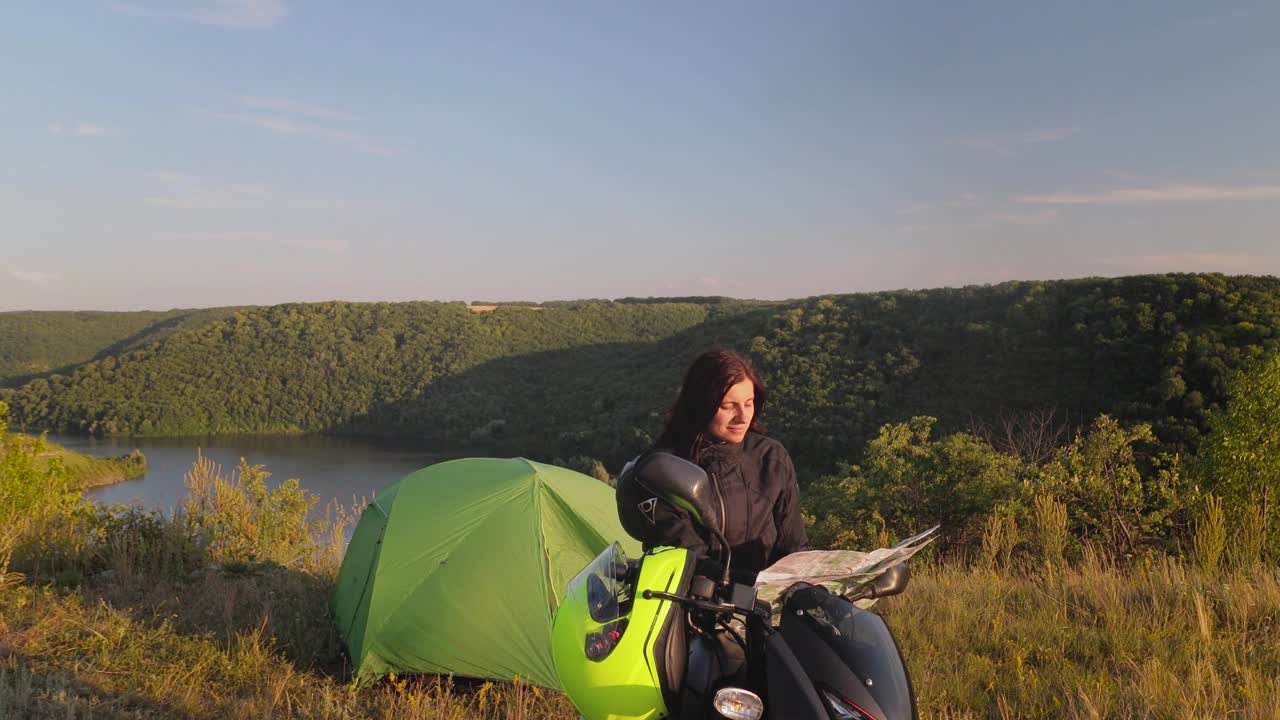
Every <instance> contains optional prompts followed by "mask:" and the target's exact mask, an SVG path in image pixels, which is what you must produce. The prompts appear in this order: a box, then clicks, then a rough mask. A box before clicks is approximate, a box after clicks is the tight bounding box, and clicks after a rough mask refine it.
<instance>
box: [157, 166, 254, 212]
mask: <svg viewBox="0 0 1280 720" xmlns="http://www.w3.org/2000/svg"><path fill="white" fill-rule="evenodd" d="M151 177H152V178H153V179H154V180H155V181H156V182H157V183H158V184H159V185H161V187H162V190H161V191H160V192H159V193H157V194H154V195H151V196H149V197H147V198H146V203H147V204H148V205H155V206H157V207H165V208H176V209H180V210H227V209H246V208H258V207H263V206H265V205H267V204H268V203H269V202H271V201H272V200H273V199H275V198H277V193H276V192H275V191H273V190H272V189H271V188H269V187H266V186H264V185H247V184H228V183H220V182H215V181H210V180H205V179H203V178H198V177H192V176H189V175H176V174H173V173H153V174H152V175H151Z"/></svg>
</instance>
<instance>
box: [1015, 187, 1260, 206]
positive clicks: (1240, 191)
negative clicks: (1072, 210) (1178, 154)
mask: <svg viewBox="0 0 1280 720" xmlns="http://www.w3.org/2000/svg"><path fill="white" fill-rule="evenodd" d="M1270 199H1280V185H1234V186H1232V185H1167V186H1164V187H1158V188H1127V189H1122V190H1109V191H1107V192H1102V193H1072V192H1059V193H1050V194H1048V195H1022V196H1020V197H1018V198H1017V201H1018V202H1019V203H1022V204H1024V205H1149V204H1156V203H1196V202H1225V201H1231V200H1270Z"/></svg>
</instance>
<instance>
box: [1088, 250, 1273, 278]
mask: <svg viewBox="0 0 1280 720" xmlns="http://www.w3.org/2000/svg"><path fill="white" fill-rule="evenodd" d="M1098 262H1099V263H1101V264H1102V265H1105V266H1107V267H1110V268H1113V269H1116V270H1120V271H1124V272H1132V273H1162V272H1221V273H1228V274H1242V275H1260V274H1272V273H1280V255H1231V254H1226V253H1186V254H1182V255H1132V256H1118V257H1102V258H1098Z"/></svg>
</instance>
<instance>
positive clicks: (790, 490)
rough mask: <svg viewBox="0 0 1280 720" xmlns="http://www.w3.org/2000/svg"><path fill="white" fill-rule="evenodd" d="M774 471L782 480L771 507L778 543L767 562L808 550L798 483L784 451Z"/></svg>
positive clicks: (793, 466)
mask: <svg viewBox="0 0 1280 720" xmlns="http://www.w3.org/2000/svg"><path fill="white" fill-rule="evenodd" d="M775 467H776V471H777V472H778V473H779V475H780V477H781V479H782V483H783V484H782V493H781V494H780V495H778V501H777V502H776V503H775V504H774V506H773V522H774V524H775V525H776V527H777V530H778V541H777V542H776V543H775V544H774V546H773V553H772V555H773V557H771V558H769V562H771V563H773V562H777V561H778V560H781V559H782V558H784V557H786V556H788V555H790V554H791V553H794V552H800V551H801V550H808V549H809V534H808V532H806V531H805V527H804V517H803V516H801V514H800V483H799V481H798V480H797V479H796V468H795V465H794V464H793V463H792V462H791V456H790V455H788V454H787V452H786V451H785V450H784V451H783V452H782V453H781V457H780V458H779V459H778V462H777V465H776V466H775Z"/></svg>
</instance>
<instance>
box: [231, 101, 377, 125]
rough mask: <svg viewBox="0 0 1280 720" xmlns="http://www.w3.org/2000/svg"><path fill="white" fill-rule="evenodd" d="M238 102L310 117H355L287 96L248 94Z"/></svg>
mask: <svg viewBox="0 0 1280 720" xmlns="http://www.w3.org/2000/svg"><path fill="white" fill-rule="evenodd" d="M240 102H242V103H244V104H245V105H248V106H249V107H253V108H260V109H265V110H277V111H280V112H283V113H286V114H293V115H307V116H310V117H316V118H324V119H327V120H338V121H341V122H348V121H351V120H354V119H355V117H354V116H353V115H351V113H347V112H343V111H341V110H333V109H331V108H326V107H320V106H319V105H312V104H311V103H305V102H299V101H297V100H290V99H289V98H279V97H255V96H252V95H249V96H245V97H242V98H240Z"/></svg>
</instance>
